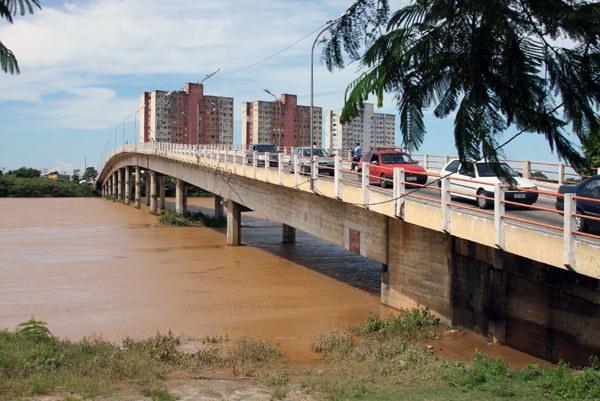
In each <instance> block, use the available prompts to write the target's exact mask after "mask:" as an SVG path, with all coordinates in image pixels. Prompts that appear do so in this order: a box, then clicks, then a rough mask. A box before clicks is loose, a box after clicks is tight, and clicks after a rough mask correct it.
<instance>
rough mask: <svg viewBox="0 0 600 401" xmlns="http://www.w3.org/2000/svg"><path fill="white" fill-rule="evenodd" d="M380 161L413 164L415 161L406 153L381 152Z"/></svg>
mask: <svg viewBox="0 0 600 401" xmlns="http://www.w3.org/2000/svg"><path fill="white" fill-rule="evenodd" d="M381 162H382V163H383V164H402V163H407V164H415V163H416V161H414V160H413V159H411V158H410V156H409V155H407V154H406V153H382V154H381Z"/></svg>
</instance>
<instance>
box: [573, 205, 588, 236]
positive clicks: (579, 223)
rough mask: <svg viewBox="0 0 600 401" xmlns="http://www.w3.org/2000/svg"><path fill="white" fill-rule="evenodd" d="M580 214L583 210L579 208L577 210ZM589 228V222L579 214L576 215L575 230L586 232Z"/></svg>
mask: <svg viewBox="0 0 600 401" xmlns="http://www.w3.org/2000/svg"><path fill="white" fill-rule="evenodd" d="M577 213H578V214H581V211H580V210H578V211H577ZM586 230H587V224H586V222H585V219H584V218H582V217H579V216H575V231H579V232H582V233H584V232H586Z"/></svg>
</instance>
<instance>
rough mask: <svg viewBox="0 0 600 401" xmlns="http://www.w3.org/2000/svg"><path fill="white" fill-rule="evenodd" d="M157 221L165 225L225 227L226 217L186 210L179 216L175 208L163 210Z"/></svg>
mask: <svg viewBox="0 0 600 401" xmlns="http://www.w3.org/2000/svg"><path fill="white" fill-rule="evenodd" d="M158 222H159V223H160V224H164V225H166V226H203V227H225V226H226V225H227V218H226V217H225V216H209V215H206V214H204V213H202V212H190V211H186V212H185V213H184V214H183V216H180V215H178V214H177V212H175V210H163V211H162V212H160V213H159V215H158Z"/></svg>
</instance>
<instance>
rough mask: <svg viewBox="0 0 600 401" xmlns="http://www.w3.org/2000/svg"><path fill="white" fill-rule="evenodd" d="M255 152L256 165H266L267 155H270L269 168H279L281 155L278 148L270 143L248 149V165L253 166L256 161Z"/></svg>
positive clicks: (256, 144)
mask: <svg viewBox="0 0 600 401" xmlns="http://www.w3.org/2000/svg"><path fill="white" fill-rule="evenodd" d="M254 152H256V165H257V166H264V165H265V158H266V156H265V155H268V159H269V166H270V167H278V166H279V155H277V153H280V152H279V151H278V150H277V148H276V147H275V146H274V145H272V144H270V143H254V144H252V145H250V147H248V150H247V151H246V163H248V164H252V162H253V159H254Z"/></svg>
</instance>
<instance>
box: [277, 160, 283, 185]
mask: <svg viewBox="0 0 600 401" xmlns="http://www.w3.org/2000/svg"><path fill="white" fill-rule="evenodd" d="M277 171H278V172H279V185H283V153H277Z"/></svg>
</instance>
